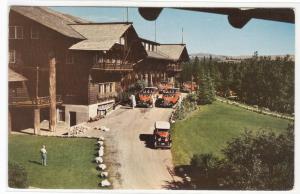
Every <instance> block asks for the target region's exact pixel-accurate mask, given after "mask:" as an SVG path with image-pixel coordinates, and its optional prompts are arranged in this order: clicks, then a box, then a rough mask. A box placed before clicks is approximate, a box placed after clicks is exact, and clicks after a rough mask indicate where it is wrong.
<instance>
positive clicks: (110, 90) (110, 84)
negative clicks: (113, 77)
mask: <svg viewBox="0 0 300 194" xmlns="http://www.w3.org/2000/svg"><path fill="white" fill-rule="evenodd" d="M112 86H113V83H109V92H113V87H112Z"/></svg>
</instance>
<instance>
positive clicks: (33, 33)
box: [30, 27, 40, 39]
mask: <svg viewBox="0 0 300 194" xmlns="http://www.w3.org/2000/svg"><path fill="white" fill-rule="evenodd" d="M30 37H31V39H39V38H40V31H39V30H38V28H36V27H31V31H30Z"/></svg>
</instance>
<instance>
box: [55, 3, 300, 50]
mask: <svg viewBox="0 0 300 194" xmlns="http://www.w3.org/2000/svg"><path fill="white" fill-rule="evenodd" d="M51 8H52V9H55V10H57V11H60V12H63V13H68V14H71V15H74V16H78V17H80V18H83V19H87V20H89V21H92V22H122V21H126V8H122V7H121V8H120V7H118V8H117V7H51ZM128 18H129V21H130V22H133V26H134V28H135V30H136V31H137V33H138V35H139V36H140V37H142V38H146V39H149V40H155V22H154V21H147V20H145V19H144V18H143V17H142V16H140V14H139V12H138V9H137V8H129V9H128ZM182 28H183V42H184V43H185V44H186V46H187V49H188V52H189V54H194V53H210V54H218V55H231V56H238V55H252V54H253V53H254V52H255V51H258V54H259V55H281V54H294V52H295V25H294V24H289V23H284V22H275V21H268V20H260V19H251V20H250V21H249V22H248V23H247V24H246V25H245V26H244V27H243V28H242V29H237V28H234V27H232V26H231V25H230V24H229V23H228V20H227V16H226V15H220V14H211V13H203V12H194V11H186V10H178V9H171V8H165V9H163V11H162V12H161V13H160V15H159V17H158V19H157V20H156V41H158V42H160V43H181V40H182Z"/></svg>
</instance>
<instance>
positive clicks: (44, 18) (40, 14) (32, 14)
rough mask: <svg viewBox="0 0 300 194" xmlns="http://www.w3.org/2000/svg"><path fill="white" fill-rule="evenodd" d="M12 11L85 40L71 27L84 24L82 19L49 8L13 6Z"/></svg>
mask: <svg viewBox="0 0 300 194" xmlns="http://www.w3.org/2000/svg"><path fill="white" fill-rule="evenodd" d="M11 10H13V11H15V12H17V13H19V14H21V15H23V16H25V17H27V18H29V19H31V20H34V21H36V22H38V23H40V24H42V25H44V26H46V27H48V28H50V29H52V30H54V31H56V32H58V33H61V34H63V35H65V36H67V37H71V38H77V39H85V38H84V37H83V36H81V35H80V34H79V33H78V32H76V31H75V30H73V29H72V28H71V27H70V26H69V25H70V24H77V23H82V22H84V20H82V19H79V18H76V17H74V16H70V15H67V14H62V13H59V12H56V11H54V10H51V9H49V8H47V7H36V6H34V7H33V6H11Z"/></svg>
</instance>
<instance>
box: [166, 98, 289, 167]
mask: <svg viewBox="0 0 300 194" xmlns="http://www.w3.org/2000/svg"><path fill="white" fill-rule="evenodd" d="M288 123H289V121H288V120H284V119H278V118H275V117H271V116H266V115H262V114H258V113H254V112H251V111H247V110H245V109H242V108H239V107H236V106H233V105H228V104H224V103H221V102H214V103H213V104H211V105H205V106H200V109H199V110H197V111H195V112H194V113H191V115H189V116H188V117H187V118H186V119H185V120H182V121H177V122H176V123H175V125H174V127H173V134H172V135H173V147H172V155H173V160H174V163H175V165H181V164H189V162H190V159H191V157H192V155H193V154H200V153H213V154H216V155H218V156H222V155H221V152H220V150H221V149H222V148H223V147H224V145H225V144H226V142H227V141H228V140H230V139H231V138H233V137H236V136H238V135H239V134H240V133H242V132H243V131H244V130H245V129H251V130H259V129H262V128H263V129H268V130H273V131H274V132H279V131H281V130H283V129H285V128H287V126H288Z"/></svg>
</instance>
